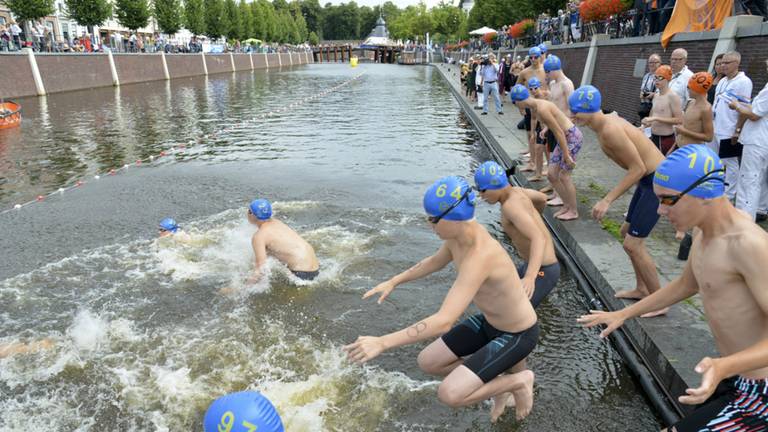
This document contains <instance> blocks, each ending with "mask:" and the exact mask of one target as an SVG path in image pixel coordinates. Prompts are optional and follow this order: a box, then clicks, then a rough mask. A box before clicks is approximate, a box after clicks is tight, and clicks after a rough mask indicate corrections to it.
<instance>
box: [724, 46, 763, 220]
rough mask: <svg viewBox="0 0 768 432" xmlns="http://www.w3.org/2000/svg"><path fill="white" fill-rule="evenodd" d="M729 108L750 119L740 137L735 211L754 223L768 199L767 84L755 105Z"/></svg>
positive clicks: (733, 105)
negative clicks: (741, 150) (740, 148)
mask: <svg viewBox="0 0 768 432" xmlns="http://www.w3.org/2000/svg"><path fill="white" fill-rule="evenodd" d="M766 67H768V61H766ZM729 107H730V108H731V109H733V110H734V111H736V112H738V113H739V114H740V115H742V116H744V117H746V118H747V121H746V122H745V123H744V127H743V129H742V131H741V135H740V137H739V140H740V141H741V143H742V144H743V145H744V152H743V154H742V156H741V168H740V169H739V183H738V187H737V189H736V208H738V209H741V210H744V211H745V212H747V213H748V214H749V215H750V216H751V217H752V219H755V217H756V214H757V212H758V210H761V208H760V207H761V204H762V205H763V206H765V203H766V200H767V199H768V183H767V182H768V84H766V85H765V87H764V88H763V90H761V91H760V93H759V94H758V95H757V96H756V97H755V99H754V100H753V101H752V105H747V104H743V103H740V102H738V101H736V100H734V101H731V103H730V104H729ZM762 210H765V209H764V208H763V209H762Z"/></svg>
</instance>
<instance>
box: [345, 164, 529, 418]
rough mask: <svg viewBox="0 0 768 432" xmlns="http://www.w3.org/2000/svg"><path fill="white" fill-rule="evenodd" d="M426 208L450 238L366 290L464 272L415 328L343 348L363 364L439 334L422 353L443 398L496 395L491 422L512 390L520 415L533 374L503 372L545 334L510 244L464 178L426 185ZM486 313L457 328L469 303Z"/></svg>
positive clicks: (385, 290)
mask: <svg viewBox="0 0 768 432" xmlns="http://www.w3.org/2000/svg"><path fill="white" fill-rule="evenodd" d="M424 210H425V211H426V213H427V215H428V216H427V220H428V223H429V224H430V226H431V227H432V230H434V231H435V233H436V234H437V235H438V237H440V238H441V239H442V240H444V243H443V245H442V246H441V247H440V249H438V250H437V252H436V253H435V254H434V255H432V256H430V257H428V258H425V259H423V260H422V261H421V262H419V263H418V264H416V265H415V266H413V267H411V268H410V269H408V270H406V271H405V272H403V273H401V274H399V275H397V276H395V277H393V278H392V279H390V280H388V281H386V282H384V283H381V284H379V285H378V286H376V287H375V288H373V289H371V290H370V291H368V292H366V293H365V294H364V295H363V298H368V297H371V296H373V295H375V294H379V295H380V296H379V300H378V302H379V303H381V302H382V301H383V300H384V299H385V298H387V297H388V296H389V295H390V294H391V293H392V290H394V289H395V287H396V286H398V285H400V284H403V283H406V282H410V281H413V280H416V279H420V278H423V277H425V276H427V275H429V274H432V273H434V272H436V271H438V270H440V269H442V268H444V267H445V266H447V265H448V264H450V263H451V262H453V264H454V266H455V268H456V271H457V272H458V275H457V277H456V280H455V282H454V283H453V286H452V287H451V289H450V290H449V291H448V294H447V295H446V297H445V300H444V301H443V304H442V305H441V307H440V309H439V310H438V311H437V312H436V313H434V314H432V315H430V316H429V317H427V318H425V319H423V320H421V321H419V322H417V323H416V324H413V325H412V326H410V327H408V328H404V329H402V330H400V331H397V332H394V333H390V334H387V335H385V336H381V337H374V336H360V337H358V338H357V340H356V341H355V342H354V343H352V344H349V345H346V346H345V347H344V350H345V351H346V352H347V357H348V358H349V359H350V360H351V361H354V362H357V363H364V362H367V361H370V360H372V359H374V358H376V357H377V356H378V355H379V354H381V353H382V352H384V351H386V350H389V349H392V348H396V347H399V346H403V345H410V344H414V343H417V342H421V341H425V340H430V339H434V338H437V339H436V340H434V341H433V342H432V343H431V344H430V345H428V346H427V347H426V348H424V349H423V350H422V351H421V353H420V354H419V357H418V364H419V367H420V368H421V369H422V370H423V371H424V372H426V373H428V374H432V375H439V376H444V377H445V379H443V382H442V383H441V384H440V386H439V388H438V390H437V396H438V398H439V399H440V401H441V402H443V403H445V404H446V405H448V406H450V407H453V408H457V407H462V406H468V405H473V404H476V403H478V402H482V401H484V400H486V399H488V398H494V410H493V412H492V413H491V420H492V421H495V420H496V419H497V418H498V417H499V416H501V415H502V414H503V412H504V407H506V406H507V401H508V399H510V393H511V394H512V395H514V399H515V402H516V407H515V409H516V413H517V418H518V419H522V418H524V417H526V416H527V415H528V414H529V413H530V412H531V409H532V408H533V381H534V374H533V372H532V371H530V370H523V371H519V372H518V373H513V374H504V375H502V373H503V372H505V371H507V370H509V369H511V368H513V367H514V366H515V365H517V364H519V363H521V362H522V361H523V360H524V359H525V358H526V357H527V356H528V354H530V353H531V351H533V348H534V347H535V346H536V342H537V341H538V337H539V325H538V323H537V318H536V312H535V311H534V310H533V306H532V305H531V302H530V301H529V300H528V296H527V295H526V293H525V291H524V290H523V288H522V285H521V284H520V279H519V278H518V276H517V269H516V268H515V264H514V263H513V262H512V259H511V258H510V257H509V255H508V254H507V252H506V251H505V250H504V248H503V247H502V246H501V245H500V244H499V242H497V241H496V240H495V239H493V237H491V235H490V234H488V231H486V230H485V228H484V227H483V226H482V225H480V224H479V223H478V222H477V221H476V220H475V219H474V215H475V194H474V193H473V192H472V188H470V186H469V184H467V182H466V181H465V180H464V179H462V178H459V177H455V176H450V177H444V178H442V179H440V180H438V181H437V182H435V183H434V184H433V185H432V186H430V187H429V189H427V192H426V194H425V195H424ZM473 302H474V303H475V305H476V306H477V308H478V309H480V312H481V313H479V314H476V315H473V316H470V317H468V318H467V319H465V320H464V321H462V322H460V323H459V324H458V325H456V326H454V323H456V321H458V320H459V319H460V318H461V316H462V314H463V313H464V312H465V310H466V309H467V308H468V307H469V305H470V303H473Z"/></svg>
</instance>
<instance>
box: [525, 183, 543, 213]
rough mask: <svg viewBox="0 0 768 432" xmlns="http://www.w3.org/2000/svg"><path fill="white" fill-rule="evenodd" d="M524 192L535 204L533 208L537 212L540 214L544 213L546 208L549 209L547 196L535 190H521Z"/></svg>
mask: <svg viewBox="0 0 768 432" xmlns="http://www.w3.org/2000/svg"><path fill="white" fill-rule="evenodd" d="M521 189H522V191H523V192H524V193H525V196H527V197H528V198H529V199H530V200H531V202H532V203H533V206H534V207H535V208H536V210H538V211H539V213H542V212H543V211H544V209H545V208H547V194H545V193H542V192H539V191H537V190H534V189H528V188H521Z"/></svg>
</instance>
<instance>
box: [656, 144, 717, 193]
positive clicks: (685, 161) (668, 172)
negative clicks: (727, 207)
mask: <svg viewBox="0 0 768 432" xmlns="http://www.w3.org/2000/svg"><path fill="white" fill-rule="evenodd" d="M719 169H723V162H722V161H721V160H720V158H719V157H718V156H717V153H715V152H713V151H712V149H710V148H709V147H707V146H706V145H704V144H689V145H686V146H683V147H681V148H679V149H677V150H675V151H674V152H672V154H671V155H669V156H667V158H666V159H664V160H663V161H662V162H661V163H660V164H659V166H658V167H656V174H654V176H653V183H654V184H657V185H659V186H662V187H665V188H667V189H672V190H675V191H678V192H682V191H684V190H686V189H688V187H689V186H691V185H692V184H694V183H695V182H696V180H699V179H701V178H702V177H704V176H705V175H707V174H708V173H711V172H712V171H715V170H719ZM709 178H711V179H712V180H708V181H706V182H704V183H702V184H700V185H698V186H696V187H695V188H693V189H692V190H691V191H690V192H688V195H691V196H695V197H697V198H704V199H712V198H719V197H721V196H723V194H724V193H725V173H724V172H722V171H720V172H717V173H714V174H712V175H710V176H709Z"/></svg>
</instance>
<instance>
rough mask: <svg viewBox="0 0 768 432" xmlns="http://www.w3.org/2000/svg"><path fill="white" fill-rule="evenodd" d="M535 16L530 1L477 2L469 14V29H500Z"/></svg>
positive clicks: (494, 0) (496, 0)
mask: <svg viewBox="0 0 768 432" xmlns="http://www.w3.org/2000/svg"><path fill="white" fill-rule="evenodd" d="M532 16H534V9H533V7H532V6H531V4H530V2H529V1H528V0H477V1H476V2H475V5H474V6H473V7H472V10H471V11H470V12H469V19H468V23H469V27H471V28H478V27H482V26H488V27H491V28H500V27H502V26H505V25H508V24H513V23H516V22H518V21H520V20H522V19H523V18H528V17H532Z"/></svg>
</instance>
